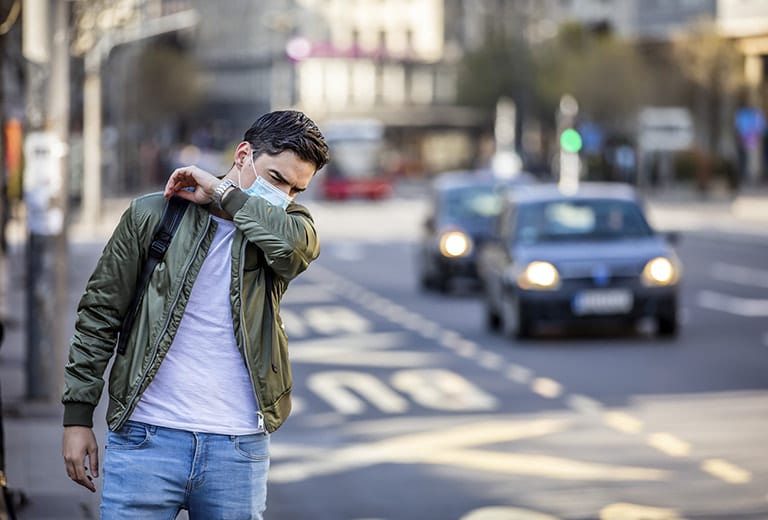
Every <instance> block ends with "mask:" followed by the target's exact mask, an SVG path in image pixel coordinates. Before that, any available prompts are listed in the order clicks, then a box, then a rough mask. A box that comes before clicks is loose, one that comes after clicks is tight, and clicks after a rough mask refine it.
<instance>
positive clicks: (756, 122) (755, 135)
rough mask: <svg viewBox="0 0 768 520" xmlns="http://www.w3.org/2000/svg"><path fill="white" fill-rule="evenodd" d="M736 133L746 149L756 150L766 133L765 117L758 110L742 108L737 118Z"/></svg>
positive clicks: (738, 111)
mask: <svg viewBox="0 0 768 520" xmlns="http://www.w3.org/2000/svg"><path fill="white" fill-rule="evenodd" d="M735 124H736V131H737V132H738V133H739V138H740V139H741V143H742V144H743V145H744V147H745V148H748V149H750V148H756V147H757V146H758V145H759V144H760V139H762V137H763V134H764V133H765V127H766V125H765V117H764V116H763V113H762V111H760V109H758V108H740V109H739V110H737V111H736V116H735Z"/></svg>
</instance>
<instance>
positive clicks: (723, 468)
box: [314, 264, 768, 518]
mask: <svg viewBox="0 0 768 520" xmlns="http://www.w3.org/2000/svg"><path fill="white" fill-rule="evenodd" d="M314 271H315V274H317V273H318V271H320V275H321V276H323V277H326V278H331V279H333V280H334V282H335V284H334V286H335V288H336V289H342V290H344V291H345V295H346V296H347V297H349V298H352V299H353V300H354V301H357V302H358V303H360V304H361V305H363V306H364V307H366V308H368V309H370V310H372V311H373V312H375V313H377V314H379V315H381V316H383V317H384V318H385V319H387V320H389V321H391V322H394V323H395V324H398V325H401V326H403V327H404V328H406V329H411V330H413V331H415V332H417V333H418V334H420V335H421V336H422V337H425V338H428V339H432V340H436V341H438V342H439V343H440V344H441V345H443V346H444V347H447V348H451V349H454V350H455V351H456V353H457V354H459V355H462V356H464V357H474V358H475V359H476V361H477V362H478V364H480V365H481V366H484V367H486V368H489V369H499V370H503V371H504V373H505V375H506V377H508V378H509V379H510V380H512V381H514V382H517V383H520V384H527V383H529V382H530V381H531V380H532V378H533V371H531V370H530V369H528V368H526V367H523V366H520V365H515V364H510V365H507V367H506V368H503V359H502V358H501V357H499V358H496V357H494V356H495V354H494V353H491V352H484V351H483V349H482V347H479V346H478V345H477V344H476V343H474V342H471V341H468V340H465V339H464V338H463V337H462V336H461V335H460V334H458V333H456V332H455V331H452V330H449V329H444V328H442V327H441V326H440V325H437V324H435V323H433V322H428V321H427V320H425V319H424V318H422V317H420V316H419V315H418V314H416V313H409V312H408V310H407V309H405V308H403V307H400V306H398V305H397V304H394V303H392V302H391V301H389V300H387V299H385V298H382V297H380V296H379V295H377V294H376V293H373V292H371V291H368V290H366V289H364V288H363V287H362V286H358V285H357V284H354V283H352V282H349V281H348V280H346V279H344V278H342V277H340V276H338V275H336V274H335V273H333V272H331V271H327V270H325V269H322V268H319V269H315V270H314ZM323 273H324V274H323ZM755 275H757V276H756V277H757V279H758V280H759V282H758V283H759V284H762V283H763V281H764V280H766V279H767V278H766V277H768V272H762V271H759V270H750V269H749V268H740V267H738V266H731V265H729V264H720V265H718V266H717V267H716V269H715V270H714V274H713V277H715V278H717V279H720V280H721V281H723V280H725V279H728V280H729V281H736V282H738V283H742V282H745V281H746V279H747V277H749V276H755ZM750 285H754V283H750ZM698 304H699V305H700V306H701V307H704V308H710V309H714V310H719V311H723V312H728V313H732V314H738V315H742V316H748V317H756V316H768V300H766V299H747V298H739V297H734V296H729V295H724V294H720V293H717V292H714V291H701V292H699V294H698ZM685 319H686V321H687V316H686V317H685ZM763 341H764V343H765V344H766V345H767V346H768V333H766V334H765V335H764V338H763ZM406 354H408V353H406ZM411 354H413V353H411ZM385 388H386V387H385ZM531 390H532V391H533V392H535V393H537V394H539V395H542V396H544V397H548V398H555V397H559V396H561V395H562V393H563V387H562V385H561V384H560V383H558V382H556V381H554V380H552V379H548V378H544V377H539V378H537V379H535V380H533V382H532V383H531ZM566 399H567V402H568V405H569V406H570V407H571V408H573V409H574V410H577V411H580V412H582V413H587V414H593V415H594V414H595V413H599V412H600V411H601V410H602V409H603V406H602V404H601V403H600V402H599V401H595V400H594V399H591V398H588V397H586V396H581V395H578V394H573V395H570V396H566ZM603 422H604V423H605V424H606V425H608V426H609V427H611V428H613V429H615V430H618V431H620V432H623V433H627V434H638V433H640V432H642V430H643V428H644V424H643V422H642V421H641V420H639V419H637V418H635V417H632V416H631V415H629V414H626V413H623V412H608V413H604V414H603ZM647 442H648V444H649V445H651V446H653V447H655V448H657V449H659V450H660V451H662V452H664V453H666V454H668V455H670V456H678V457H679V456H687V455H689V454H690V451H691V447H690V444H688V443H686V442H684V441H682V440H680V439H678V438H676V437H674V436H672V435H670V434H666V433H655V434H651V435H649V436H648V439H647ZM460 455H461V454H460ZM502 455H504V454H502ZM452 456H456V454H452ZM472 456H475V455H474V454H473V455H472ZM459 458H461V457H459ZM702 469H704V470H705V471H707V472H710V473H712V474H714V475H715V476H718V478H721V479H723V480H725V481H727V482H732V483H740V482H743V481H744V480H745V479H746V480H747V481H749V480H750V479H751V474H750V473H749V472H747V471H745V470H743V469H741V468H739V467H737V466H735V465H733V464H731V463H729V462H727V461H725V460H720V459H712V460H708V461H705V462H704V463H702ZM638 507H641V506H638ZM649 511H650V510H649ZM659 511H664V510H659ZM628 518H630V517H628ZM643 518H645V517H643ZM648 518H655V517H653V516H648ZM664 518H666V517H664ZM669 518H676V517H669Z"/></svg>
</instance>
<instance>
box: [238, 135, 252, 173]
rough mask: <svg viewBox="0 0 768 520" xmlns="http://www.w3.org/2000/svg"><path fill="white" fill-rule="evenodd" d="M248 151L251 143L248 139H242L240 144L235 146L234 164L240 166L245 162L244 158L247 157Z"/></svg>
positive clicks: (249, 151)
mask: <svg viewBox="0 0 768 520" xmlns="http://www.w3.org/2000/svg"><path fill="white" fill-rule="evenodd" d="M250 153H251V143H249V142H248V141H242V142H241V143H240V144H238V145H237V148H235V166H237V167H238V168H242V167H243V165H244V164H245V160H246V158H247V157H248V154H250Z"/></svg>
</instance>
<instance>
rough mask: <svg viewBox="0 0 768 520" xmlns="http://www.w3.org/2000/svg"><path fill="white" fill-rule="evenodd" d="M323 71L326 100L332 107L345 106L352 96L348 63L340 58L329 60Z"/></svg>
mask: <svg viewBox="0 0 768 520" xmlns="http://www.w3.org/2000/svg"><path fill="white" fill-rule="evenodd" d="M323 73H324V74H323V76H324V81H325V101H326V102H327V104H328V105H329V107H330V108H332V109H339V108H344V107H345V106H346V105H347V103H348V102H349V98H350V95H349V70H348V67H347V63H346V62H345V61H344V60H339V59H332V60H328V61H327V62H326V66H325V70H324V71H323Z"/></svg>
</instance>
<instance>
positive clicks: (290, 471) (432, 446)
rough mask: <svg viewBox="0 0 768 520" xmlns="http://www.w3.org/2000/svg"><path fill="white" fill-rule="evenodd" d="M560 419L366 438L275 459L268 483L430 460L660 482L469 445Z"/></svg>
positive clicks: (537, 431)
mask: <svg viewBox="0 0 768 520" xmlns="http://www.w3.org/2000/svg"><path fill="white" fill-rule="evenodd" d="M567 426H568V422H567V421H565V420H562V419H541V420H537V421H527V422H518V421H505V420H490V421H480V422H478V421H471V422H469V423H467V424H461V425H458V426H454V427H452V428H447V429H444V430H441V431H437V432H436V431H422V432H417V433H411V434H404V435H401V436H398V437H392V438H388V439H385V440H382V441H376V442H371V443H360V444H355V445H347V446H345V447H342V448H340V449H338V450H325V452H324V453H322V454H319V455H316V456H312V455H310V456H309V457H307V458H306V459H305V460H302V461H293V462H287V463H284V464H275V465H274V466H273V467H272V468H270V478H271V479H272V481H273V482H278V483H283V482H297V481H301V480H306V479H309V478H314V477H320V476H325V475H330V474H334V473H339V472H342V471H349V470H354V469H358V468H364V467H369V466H374V465H378V464H397V463H401V464H419V463H425V462H426V463H431V464H440V465H452V466H459V467H462V468H469V469H474V470H480V471H488V472H494V473H502V474H507V475H532V476H538V477H544V478H551V479H558V480H572V481H576V482H582V481H584V480H594V481H621V480H631V481H665V480H669V479H670V477H671V474H670V472H669V471H666V470H660V469H653V468H642V467H634V466H611V465H606V464H593V463H589V462H583V461H577V460H571V459H564V458H558V457H546V456H539V455H530V454H515V453H507V452H494V451H480V450H479V449H471V448H476V447H479V446H484V445H493V444H500V443H506V442H512V441H516V440H523V439H532V438H536V437H542V436H545V435H552V434H555V433H562V432H564V431H565V430H566V429H567Z"/></svg>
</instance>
